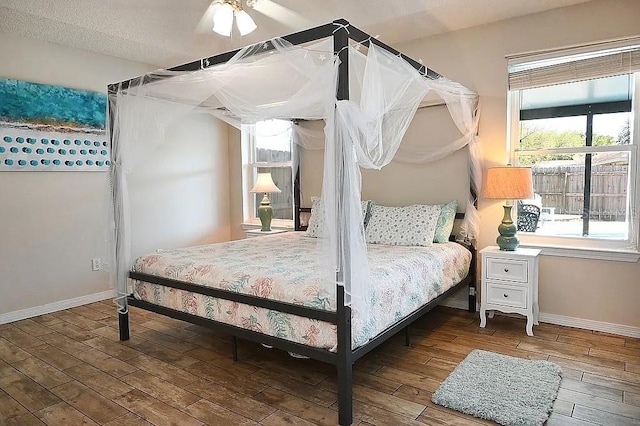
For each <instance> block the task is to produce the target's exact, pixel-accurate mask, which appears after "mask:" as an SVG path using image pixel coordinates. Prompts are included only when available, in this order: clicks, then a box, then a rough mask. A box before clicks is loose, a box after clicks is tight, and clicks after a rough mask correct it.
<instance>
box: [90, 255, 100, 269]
mask: <svg viewBox="0 0 640 426" xmlns="http://www.w3.org/2000/svg"><path fill="white" fill-rule="evenodd" d="M91 270H92V271H99V270H100V258H99V257H96V258H95V259H91Z"/></svg>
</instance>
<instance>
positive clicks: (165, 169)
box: [128, 114, 231, 258]
mask: <svg viewBox="0 0 640 426" xmlns="http://www.w3.org/2000/svg"><path fill="white" fill-rule="evenodd" d="M227 129H228V126H227V125H226V124H225V123H223V122H222V121H220V120H217V119H215V118H213V117H212V116H210V115H209V114H191V115H189V116H187V117H186V118H185V119H184V120H181V121H180V122H179V123H177V124H174V125H172V126H170V127H169V128H167V130H166V134H165V141H164V143H163V144H162V145H160V146H159V147H158V148H157V149H156V150H155V151H154V152H150V153H149V154H148V155H146V156H145V158H144V160H143V161H142V162H141V163H140V164H138V165H136V166H135V168H134V172H133V173H131V174H130V175H129V177H128V179H129V192H130V199H131V243H132V247H131V254H132V257H134V258H135V257H138V256H140V255H142V254H145V253H149V252H151V251H154V250H155V249H157V248H172V247H186V246H194V245H200V244H207V243H213V242H220V241H228V240H229V238H230V225H229V223H230V222H229V215H230V210H231V209H230V206H229V160H228V158H229V152H228V142H227V137H228V135H227Z"/></svg>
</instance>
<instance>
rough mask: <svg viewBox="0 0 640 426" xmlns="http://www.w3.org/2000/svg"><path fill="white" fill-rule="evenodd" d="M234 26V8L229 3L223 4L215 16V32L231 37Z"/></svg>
mask: <svg viewBox="0 0 640 426" xmlns="http://www.w3.org/2000/svg"><path fill="white" fill-rule="evenodd" d="M232 26H233V6H231V5H230V4H229V3H223V4H221V5H220V6H219V7H218V9H217V10H216V12H215V14H214V15H213V31H214V32H216V33H218V34H220V35H223V36H227V37H230V36H231V27H232Z"/></svg>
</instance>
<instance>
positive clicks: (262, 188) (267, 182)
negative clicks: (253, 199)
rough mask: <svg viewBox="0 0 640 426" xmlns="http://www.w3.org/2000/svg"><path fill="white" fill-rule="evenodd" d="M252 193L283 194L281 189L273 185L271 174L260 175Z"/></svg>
mask: <svg viewBox="0 0 640 426" xmlns="http://www.w3.org/2000/svg"><path fill="white" fill-rule="evenodd" d="M250 192H263V193H267V192H281V191H280V189H279V188H278V187H277V186H276V184H275V183H273V179H271V173H258V180H256V184H255V186H254V187H253V189H252V190H251V191H250Z"/></svg>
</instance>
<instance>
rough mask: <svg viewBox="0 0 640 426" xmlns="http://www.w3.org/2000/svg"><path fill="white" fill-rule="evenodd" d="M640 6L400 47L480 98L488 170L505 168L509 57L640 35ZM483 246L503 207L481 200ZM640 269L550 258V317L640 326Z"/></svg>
mask: <svg viewBox="0 0 640 426" xmlns="http://www.w3.org/2000/svg"><path fill="white" fill-rule="evenodd" d="M639 16H640V2H639V1H636V0H605V1H600V0H594V1H592V2H588V3H584V4H581V5H577V6H573V7H568V8H563V9H557V10H553V11H550V12H545V13H540V14H536V15H530V16H526V17H522V18H517V19H510V20H507V21H502V22H498V23H494V24H490V25H485V26H482V27H476V28H471V29H468V30H464V31H457V32H455V33H449V34H445V35H441V36H436V37H431V38H428V39H423V40H417V41H414V42H411V43H405V44H403V45H400V46H397V47H398V48H399V49H400V50H401V51H403V52H404V53H407V54H408V55H410V56H412V57H414V58H422V59H423V60H424V63H425V64H427V66H429V67H431V68H433V69H434V70H436V71H438V72H440V73H441V74H443V75H445V76H447V77H448V78H451V79H454V80H457V81H459V82H460V83H462V84H464V85H466V86H467V87H469V88H471V89H473V90H475V91H477V92H478V93H479V94H480V99H481V102H482V115H481V119H480V137H481V138H482V143H483V150H484V155H485V167H491V166H494V165H497V164H505V160H506V114H507V110H506V106H507V100H506V92H507V63H506V60H505V55H507V54H513V53H521V52H529V51H535V50H539V49H548V48H557V47H563V46H571V45H578V44H584V43H589V42H595V41H601V40H610V39H615V38H621V37H628V36H637V35H638V34H640V26H639V25H638V17H639ZM479 207H480V213H481V215H482V224H481V238H480V241H479V246H480V248H482V247H484V246H487V245H492V244H494V243H495V238H496V236H497V224H498V223H499V222H500V218H501V216H502V209H501V208H500V203H498V202H489V200H487V201H485V200H480V204H479ZM638 300H640V263H625V262H613V261H600V260H588V259H574V258H566V257H562V258H561V257H550V256H543V257H542V258H541V261H540V310H541V312H543V313H547V314H555V315H562V316H568V317H575V318H582V319H589V320H594V321H602V322H609V323H614V324H622V325H628V326H633V327H640V309H638V305H637V302H638Z"/></svg>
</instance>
